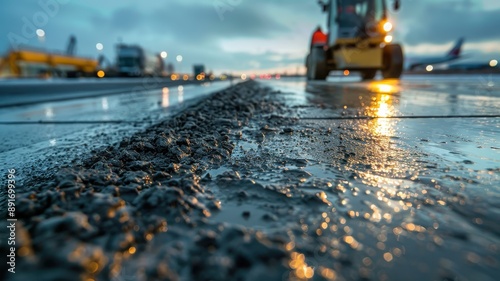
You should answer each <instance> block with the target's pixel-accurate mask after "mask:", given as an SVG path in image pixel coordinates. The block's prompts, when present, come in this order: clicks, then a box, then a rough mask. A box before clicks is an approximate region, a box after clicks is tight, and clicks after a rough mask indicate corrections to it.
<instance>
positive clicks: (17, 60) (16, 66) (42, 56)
mask: <svg viewBox="0 0 500 281" xmlns="http://www.w3.org/2000/svg"><path fill="white" fill-rule="evenodd" d="M30 65H31V66H33V65H35V66H38V69H43V68H45V69H46V71H47V73H49V74H50V73H53V72H55V71H58V72H65V73H66V75H67V76H68V77H69V76H95V75H96V73H97V68H98V66H99V62H98V61H97V60H96V59H90V58H82V57H74V56H69V55H64V54H53V53H47V52H44V51H32V50H12V51H10V52H9V53H7V55H6V56H5V57H4V58H3V59H2V61H1V62H0V72H6V73H7V75H5V76H7V77H27V76H33V75H39V73H29V70H28V68H29V66H30ZM2 76H3V75H2Z"/></svg>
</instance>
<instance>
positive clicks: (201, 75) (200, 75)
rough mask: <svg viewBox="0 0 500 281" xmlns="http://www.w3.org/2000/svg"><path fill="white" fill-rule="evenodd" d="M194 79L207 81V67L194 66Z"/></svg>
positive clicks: (201, 65)
mask: <svg viewBox="0 0 500 281" xmlns="http://www.w3.org/2000/svg"><path fill="white" fill-rule="evenodd" d="M193 72H194V77H195V78H196V80H205V75H206V73H205V66H204V65H203V64H195V65H193Z"/></svg>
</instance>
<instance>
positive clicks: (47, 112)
mask: <svg viewBox="0 0 500 281" xmlns="http://www.w3.org/2000/svg"><path fill="white" fill-rule="evenodd" d="M45 117H47V118H52V117H54V110H53V109H52V107H48V108H46V109H45Z"/></svg>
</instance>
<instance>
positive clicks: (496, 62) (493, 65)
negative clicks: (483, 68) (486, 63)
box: [490, 60, 498, 67]
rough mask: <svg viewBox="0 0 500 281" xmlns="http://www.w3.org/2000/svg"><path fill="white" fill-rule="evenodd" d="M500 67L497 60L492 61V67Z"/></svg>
mask: <svg viewBox="0 0 500 281" xmlns="http://www.w3.org/2000/svg"><path fill="white" fill-rule="evenodd" d="M497 65H498V61H497V60H490V66H491V67H496V66H497Z"/></svg>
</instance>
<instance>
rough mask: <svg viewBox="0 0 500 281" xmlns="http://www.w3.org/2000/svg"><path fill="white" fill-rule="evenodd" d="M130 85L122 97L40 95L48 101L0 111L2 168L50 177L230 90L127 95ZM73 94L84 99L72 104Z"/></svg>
mask: <svg viewBox="0 0 500 281" xmlns="http://www.w3.org/2000/svg"><path fill="white" fill-rule="evenodd" d="M132 82H133V81H132ZM132 82H130V83H132ZM130 83H122V84H121V86H120V87H119V89H122V90H121V92H120V91H118V92H113V93H109V94H105V95H99V96H97V97H93V95H94V94H96V93H97V92H95V91H94V92H81V93H79V92H78V91H73V92H66V93H63V92H58V93H54V94H49V93H42V94H41V95H43V99H44V100H45V99H50V100H51V101H41V100H40V98H38V97H36V98H32V99H30V100H23V101H24V102H27V103H28V104H25V105H19V106H6V107H2V108H0V132H1V133H0V142H1V143H2V144H3V145H2V147H1V148H0V163H1V164H2V166H3V167H18V168H17V169H18V170H19V172H20V173H21V174H22V173H26V174H25V177H27V176H28V175H33V174H36V173H39V172H44V171H51V170H53V169H54V164H56V165H57V166H59V165H63V164H67V163H70V162H72V161H78V160H79V159H81V158H84V156H85V155H86V154H88V153H89V152H90V151H91V150H94V149H97V148H99V147H102V146H104V145H109V144H111V143H115V142H118V141H119V140H121V139H122V138H124V137H128V136H131V135H132V134H133V133H134V132H137V131H140V130H143V129H144V128H146V127H148V126H151V124H153V123H155V122H156V121H157V120H159V119H161V118H165V117H167V116H170V115H172V114H175V113H176V112H179V111H181V110H182V109H183V108H185V107H186V106H189V105H190V104H192V103H193V102H196V101H197V100H199V99H202V98H203V97H205V96H206V95H208V94H210V93H212V92H215V91H218V90H220V89H224V88H226V87H228V86H229V85H230V82H214V83H205V84H199V85H171V86H168V87H163V88H159V89H151V90H146V89H144V87H142V86H141V87H140V91H131V90H133V89H134V88H133V87H132V86H130V85H129V84H130ZM133 83H135V84H138V83H139V82H133ZM140 83H142V82H140ZM140 83H139V84H140ZM49 84H50V83H49ZM63 84H64V83H63ZM112 84H113V83H112ZM135 84H133V85H135ZM64 85H65V84H64ZM64 85H63V86H64ZM127 85H129V88H126V87H127ZM141 85H142V84H141ZM49 86H50V85H49ZM65 87H66V86H65ZM124 87H125V88H124ZM66 88H67V87H66ZM66 88H65V89H66ZM108 90H109V89H108ZM31 94H33V93H31V92H28V93H25V95H27V96H29V95H31ZM75 94H81V95H84V96H85V97H83V98H75V96H74V95H75ZM89 95H90V96H89ZM64 97H66V98H69V99H65V98H64ZM61 98H62V99H63V100H58V99H61ZM40 169H41V170H40Z"/></svg>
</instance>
